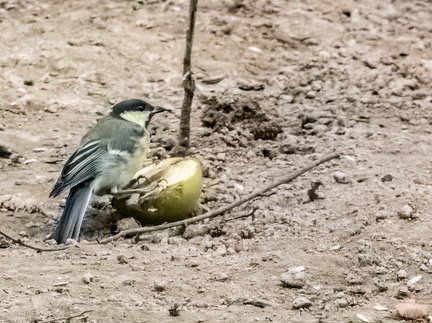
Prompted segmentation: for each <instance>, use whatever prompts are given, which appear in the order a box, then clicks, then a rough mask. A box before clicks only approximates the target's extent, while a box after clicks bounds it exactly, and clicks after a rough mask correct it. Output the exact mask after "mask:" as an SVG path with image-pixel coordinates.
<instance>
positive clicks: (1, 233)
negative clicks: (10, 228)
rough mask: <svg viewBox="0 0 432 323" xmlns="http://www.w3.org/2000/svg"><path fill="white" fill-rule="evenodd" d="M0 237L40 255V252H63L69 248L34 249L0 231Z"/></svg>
mask: <svg viewBox="0 0 432 323" xmlns="http://www.w3.org/2000/svg"><path fill="white" fill-rule="evenodd" d="M0 235H2V236H4V237H6V238H8V239H9V240H12V241H13V242H15V243H16V244H19V245H21V246H23V247H26V248H30V249H33V250H36V251H37V252H38V253H40V252H49V251H61V250H65V249H68V248H69V246H64V247H57V248H39V247H35V246H32V245H29V244H27V243H25V242H23V241H21V239H16V238H13V237H11V236H10V235H8V234H6V233H4V232H3V231H0Z"/></svg>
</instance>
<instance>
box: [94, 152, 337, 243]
mask: <svg viewBox="0 0 432 323" xmlns="http://www.w3.org/2000/svg"><path fill="white" fill-rule="evenodd" d="M340 155H341V153H333V154H330V155H327V156H325V157H323V158H321V159H319V160H317V161H316V162H314V163H312V164H310V165H309V166H306V167H305V168H302V169H300V170H298V171H296V172H294V173H291V174H289V175H286V176H283V177H281V178H279V179H276V180H275V181H274V182H272V183H270V184H268V185H267V186H265V187H263V188H260V189H257V190H256V191H255V192H253V193H252V194H250V195H249V196H246V197H244V198H242V199H240V200H238V201H235V202H233V203H231V204H228V205H226V206H223V207H221V208H219V209H217V210H214V211H210V212H206V213H204V214H201V215H198V216H196V217H193V218H190V219H186V220H182V221H176V222H171V223H164V224H161V225H157V226H154V227H142V228H135V229H129V230H124V231H121V232H119V233H117V234H116V235H114V236H112V237H109V238H107V239H104V240H102V241H100V243H108V242H111V241H114V240H118V239H120V238H122V237H125V236H126V235H129V234H141V233H146V232H152V231H159V230H165V229H169V228H173V227H178V226H183V225H188V224H191V223H195V222H199V221H202V220H204V219H211V218H214V217H216V216H218V215H221V214H223V213H225V212H227V211H229V210H231V209H233V208H235V207H237V206H239V205H241V204H244V203H246V202H248V201H250V200H252V199H254V198H256V197H258V196H262V194H263V193H265V192H267V191H269V190H271V189H273V188H275V187H277V186H279V185H282V184H286V183H288V182H291V181H292V180H294V179H295V178H297V177H299V176H300V175H303V174H304V173H306V172H308V171H309V170H311V169H312V168H314V167H317V166H318V165H320V164H322V163H325V162H327V161H329V160H331V159H334V158H339V157H340Z"/></svg>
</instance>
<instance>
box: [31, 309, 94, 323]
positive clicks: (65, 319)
mask: <svg viewBox="0 0 432 323" xmlns="http://www.w3.org/2000/svg"><path fill="white" fill-rule="evenodd" d="M89 312H93V310H87V311H84V312H82V313H81V314H76V315H71V316H66V317H61V318H58V319H52V320H36V322H38V323H55V322H59V321H67V322H69V321H70V320H71V319H73V318H77V317H81V316H83V315H84V314H86V313H89Z"/></svg>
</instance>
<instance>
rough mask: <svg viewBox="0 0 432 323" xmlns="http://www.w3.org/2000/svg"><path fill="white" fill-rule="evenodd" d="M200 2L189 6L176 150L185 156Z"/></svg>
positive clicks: (187, 149) (193, 89) (187, 146)
mask: <svg viewBox="0 0 432 323" xmlns="http://www.w3.org/2000/svg"><path fill="white" fill-rule="evenodd" d="M197 5H198V0H190V4H189V28H188V30H187V32H186V50H185V56H184V59H183V88H184V92H185V95H184V98H183V103H182V109H181V115H180V133H179V143H178V146H177V147H176V148H175V149H174V154H175V155H178V156H185V155H186V154H187V152H188V151H189V147H190V141H189V138H190V116H191V111H192V101H193V97H194V92H195V80H194V77H193V73H192V58H191V56H192V43H193V35H194V30H195V20H196V11H197Z"/></svg>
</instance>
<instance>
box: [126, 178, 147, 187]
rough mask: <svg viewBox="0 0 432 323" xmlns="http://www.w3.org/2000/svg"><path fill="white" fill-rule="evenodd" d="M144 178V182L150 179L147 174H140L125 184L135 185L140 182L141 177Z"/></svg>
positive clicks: (127, 185) (128, 185)
mask: <svg viewBox="0 0 432 323" xmlns="http://www.w3.org/2000/svg"><path fill="white" fill-rule="evenodd" d="M143 178H144V183H145V182H147V181H148V178H147V177H146V176H144V175H139V176H138V177H136V178H132V179H131V180H130V181H129V183H127V184H126V185H125V188H130V187H133V186H134V185H135V184H138V183H139V181H140V179H143Z"/></svg>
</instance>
